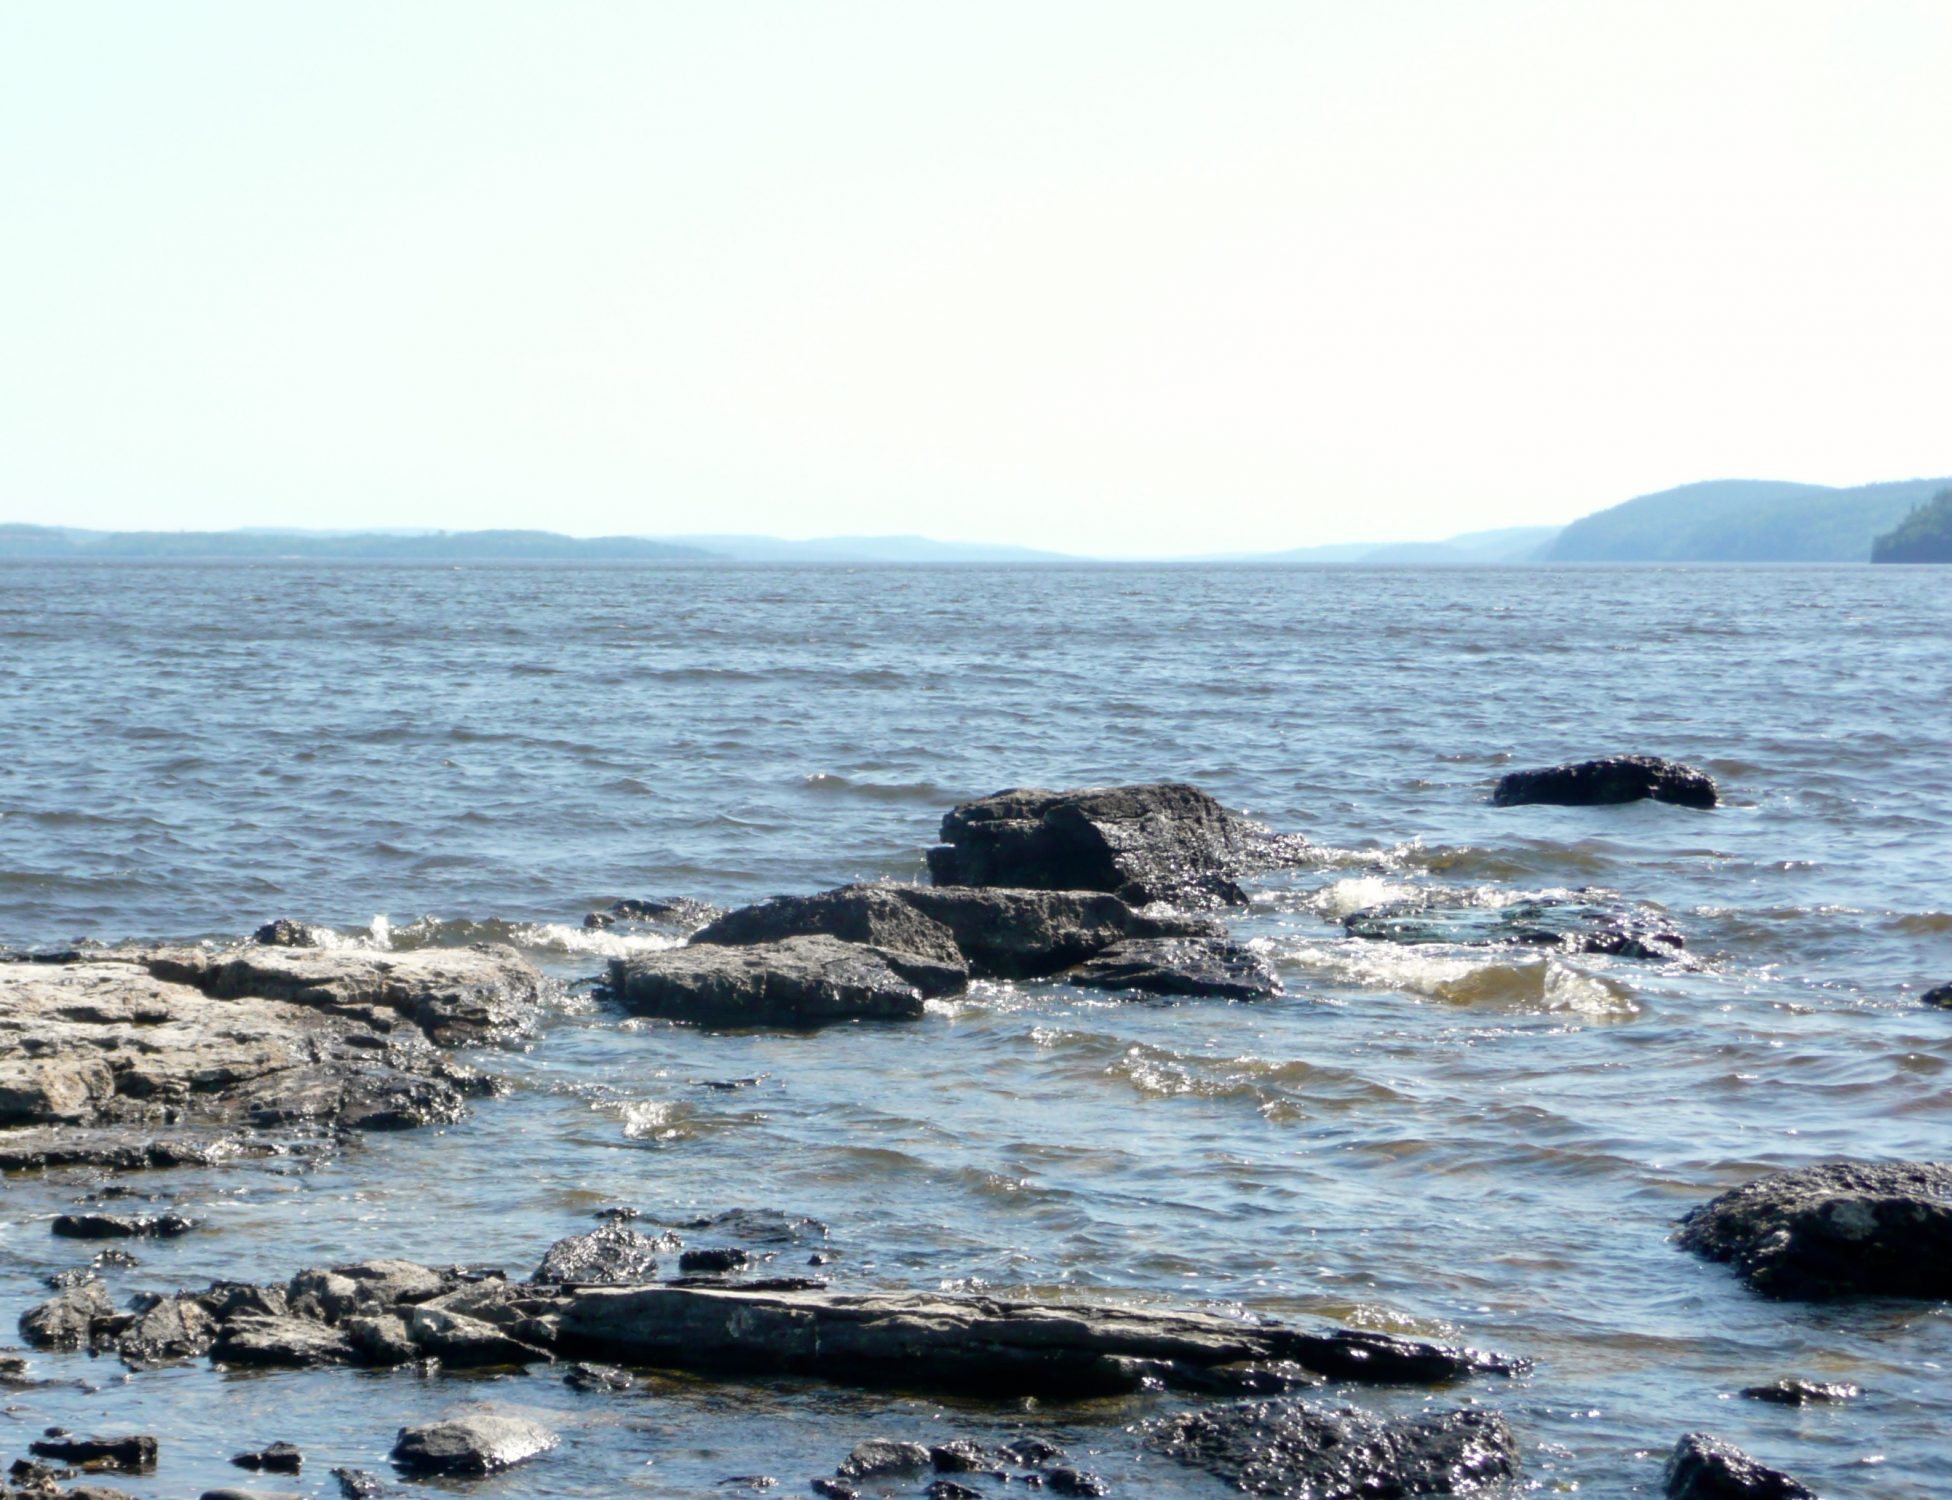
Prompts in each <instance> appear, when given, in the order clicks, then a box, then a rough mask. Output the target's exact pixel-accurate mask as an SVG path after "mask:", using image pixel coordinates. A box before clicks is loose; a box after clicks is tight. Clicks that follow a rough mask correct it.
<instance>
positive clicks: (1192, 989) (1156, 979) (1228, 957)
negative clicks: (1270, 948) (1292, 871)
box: [1064, 938, 1281, 1000]
mask: <svg viewBox="0 0 1952 1500" xmlns="http://www.w3.org/2000/svg"><path fill="white" fill-rule="evenodd" d="M1064 977H1065V978H1066V979H1068V980H1070V981H1071V983H1073V984H1079V985H1084V986H1086V987H1088V988H1091V989H1100V990H1120V991H1135V992H1137V993H1140V994H1146V995H1196V996H1201V997H1203V998H1208V999H1218V1000H1266V999H1269V998H1271V997H1273V996H1275V995H1278V994H1280V993H1281V981H1280V979H1279V978H1278V977H1276V975H1275V972H1274V965H1272V964H1271V963H1269V962H1268V961H1267V960H1266V959H1265V958H1263V957H1262V956H1261V955H1260V954H1258V953H1256V952H1255V951H1254V950H1253V949H1252V948H1250V947H1248V946H1247V945H1246V944H1245V943H1236V942H1234V941H1232V940H1231V939H1229V938H1131V939H1128V940H1126V941H1125V942H1122V943H1114V944H1112V945H1111V947H1109V948H1106V949H1104V950H1103V951H1101V952H1099V953H1096V954H1094V955H1093V956H1092V957H1091V958H1089V959H1087V960H1086V961H1085V962H1084V963H1083V964H1081V965H1079V966H1078V967H1077V968H1075V969H1072V970H1071V971H1070V972H1069V973H1067V974H1066V975H1065V976H1064Z"/></svg>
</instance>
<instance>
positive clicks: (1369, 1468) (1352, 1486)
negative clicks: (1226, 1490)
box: [1145, 1400, 1518, 1500]
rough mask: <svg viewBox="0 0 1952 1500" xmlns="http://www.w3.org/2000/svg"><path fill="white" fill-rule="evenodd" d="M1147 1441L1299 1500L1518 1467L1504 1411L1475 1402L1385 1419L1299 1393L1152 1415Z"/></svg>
mask: <svg viewBox="0 0 1952 1500" xmlns="http://www.w3.org/2000/svg"><path fill="white" fill-rule="evenodd" d="M1145 1441H1146V1445H1147V1446H1148V1447H1150V1448H1153V1449H1155V1450H1156V1451H1158V1452H1160V1453H1163V1454H1165V1455H1167V1456H1168V1457H1170V1458H1174V1459H1177V1460H1178V1461H1179V1462H1181V1463H1183V1464H1187V1465H1190V1466H1192V1467H1194V1468H1199V1469H1204V1470H1206V1471H1207V1472H1208V1473H1210V1474H1214V1475H1217V1476H1219V1477H1220V1478H1221V1479H1224V1480H1226V1481H1227V1482H1228V1483H1229V1484H1231V1485H1233V1486H1234V1487H1235V1488H1237V1489H1240V1490H1244V1491H1246V1492H1247V1493H1249V1494H1253V1495H1283V1496H1293V1497H1296V1500H1379V1497H1388V1496H1407V1495H1450V1494H1460V1493H1468V1492H1470V1491H1473V1490H1478V1489H1482V1488H1484V1487H1485V1486H1487V1485H1491V1484H1498V1483H1502V1482H1504V1481H1507V1480H1509V1479H1511V1478H1513V1477H1514V1476H1515V1475H1516V1474H1517V1472H1518V1445H1517V1442H1516V1441H1515V1440H1514V1439H1513V1437H1512V1434H1511V1429H1510V1428H1509V1427H1507V1426H1506V1425H1505V1422H1504V1419H1503V1418H1502V1417H1500V1416H1498V1415H1497V1414H1496V1413H1495V1412H1487V1411H1476V1410H1469V1409H1466V1410H1460V1411H1451V1412H1428V1413H1424V1414H1422V1415H1420V1416H1415V1417H1406V1418H1402V1419H1400V1420H1397V1421H1385V1420H1383V1419H1382V1418H1380V1417H1376V1416H1372V1415H1370V1414H1369V1413H1367V1412H1359V1411H1352V1410H1341V1411H1335V1410H1330V1409H1328V1408H1326V1407H1320V1406H1315V1405H1312V1404H1310V1403H1308V1402H1305V1401H1299V1400H1285V1401H1259V1402H1246V1403H1242V1404H1239V1405H1232V1406H1212V1407H1207V1408H1205V1409H1203V1410H1200V1411H1194V1412H1187V1413H1184V1414H1182V1415H1180V1416H1175V1417H1169V1418H1166V1419H1165V1420H1163V1421H1160V1422H1155V1423H1153V1424H1151V1425H1150V1426H1149V1427H1148V1428H1147V1429H1145Z"/></svg>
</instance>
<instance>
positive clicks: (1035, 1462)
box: [1003, 1437, 1064, 1469]
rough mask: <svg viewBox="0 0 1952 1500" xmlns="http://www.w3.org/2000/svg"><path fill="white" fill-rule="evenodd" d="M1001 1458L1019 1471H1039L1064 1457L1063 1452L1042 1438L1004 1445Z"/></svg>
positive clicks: (1014, 1440)
mask: <svg viewBox="0 0 1952 1500" xmlns="http://www.w3.org/2000/svg"><path fill="white" fill-rule="evenodd" d="M1003 1456H1004V1457H1005V1458H1007V1459H1009V1460H1010V1462H1011V1463H1013V1464H1015V1465H1016V1466H1017V1467H1018V1468H1020V1469H1041V1468H1043V1467H1044V1466H1045V1465H1047V1464H1054V1463H1056V1462H1057V1461H1058V1460H1059V1459H1060V1458H1062V1457H1064V1450H1063V1449H1062V1448H1060V1447H1058V1446H1057V1444H1056V1443H1053V1442H1049V1441H1047V1440H1046V1439H1044V1438H1039V1437H1023V1438H1013V1439H1011V1440H1010V1441H1009V1442H1007V1443H1005V1444H1004V1445H1003Z"/></svg>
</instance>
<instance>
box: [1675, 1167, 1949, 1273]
mask: <svg viewBox="0 0 1952 1500" xmlns="http://www.w3.org/2000/svg"><path fill="white" fill-rule="evenodd" d="M1676 1239H1677V1240H1678V1242H1679V1243H1680V1245H1681V1246H1682V1248H1683V1249H1687V1250H1692V1251H1694V1252H1695V1253H1696V1254H1697V1255H1703V1256H1706V1257H1707V1258H1708V1259H1710V1260H1717V1261H1726V1262H1728V1263H1729V1264H1731V1265H1733V1266H1734V1267H1735V1269H1736V1270H1737V1271H1738V1272H1739V1273H1740V1274H1741V1275H1742V1276H1743V1277H1744V1278H1746V1279H1747V1281H1748V1282H1749V1284H1750V1285H1751V1286H1753V1287H1754V1288H1755V1289H1756V1290H1757V1291H1759V1292H1764V1293H1767V1294H1768V1295H1769V1296H1772V1297H1790V1298H1810V1299H1814V1298H1826V1297H1837V1296H1843V1295H1847V1294H1851V1293H1862V1294H1867V1295H1875V1296H1885V1297H1925V1298H1945V1297H1952V1163H1945V1162H1890V1163H1870V1162H1826V1163H1824V1164H1823V1165H1821V1166H1814V1167H1799V1168H1797V1169H1796V1170H1795V1171H1790V1172H1774V1173H1771V1174H1770V1175H1769V1176H1767V1177H1760V1178H1757V1179H1756V1180H1755V1181H1754V1182H1748V1183H1744V1184H1743V1185H1742V1186H1741V1187H1738V1188H1734V1189H1732V1190H1730V1191H1729V1192H1726V1193H1723V1194H1722V1195H1721V1196H1720V1197H1719V1198H1716V1199H1714V1200H1712V1201H1711V1202H1708V1203H1705V1204H1703V1205H1702V1206H1701V1207H1699V1208H1696V1209H1692V1210H1690V1211H1689V1213H1688V1214H1687V1215H1686V1217H1684V1218H1683V1219H1682V1220H1681V1228H1680V1232H1679V1234H1678V1235H1677V1236H1676Z"/></svg>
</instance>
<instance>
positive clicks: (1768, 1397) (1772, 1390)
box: [1742, 1377, 1864, 1406]
mask: <svg viewBox="0 0 1952 1500" xmlns="http://www.w3.org/2000/svg"><path fill="white" fill-rule="evenodd" d="M1742 1394H1743V1395H1744V1396H1747V1397H1748V1398H1749V1399H1750V1400H1751V1401H1767V1402H1769V1403H1771V1404H1772V1405H1775V1406H1820V1405H1824V1404H1826V1403H1829V1402H1835V1401H1855V1400H1856V1399H1857V1398H1858V1397H1859V1396H1861V1395H1863V1394H1864V1387H1862V1386H1861V1385H1853V1384H1851V1383H1850V1382H1849V1381H1845V1380H1840V1381H1831V1382H1822V1381H1816V1380H1800V1379H1796V1378H1793V1377H1792V1378H1790V1379H1787V1380H1777V1381H1773V1382H1771V1383H1770V1384H1768V1385H1751V1386H1747V1387H1744V1389H1743V1391H1742Z"/></svg>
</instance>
